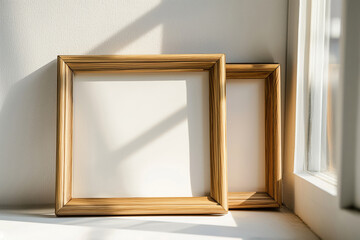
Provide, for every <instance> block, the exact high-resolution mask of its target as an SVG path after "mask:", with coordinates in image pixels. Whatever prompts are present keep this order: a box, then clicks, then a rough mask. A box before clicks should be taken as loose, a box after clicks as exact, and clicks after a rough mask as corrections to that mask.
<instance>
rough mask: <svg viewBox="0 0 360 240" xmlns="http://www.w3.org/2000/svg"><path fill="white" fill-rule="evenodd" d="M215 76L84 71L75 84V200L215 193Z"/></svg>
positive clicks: (189, 195) (201, 73)
mask: <svg viewBox="0 0 360 240" xmlns="http://www.w3.org/2000/svg"><path fill="white" fill-rule="evenodd" d="M208 82H209V73H208V72H188V73H186V72H185V73H183V72H181V73H82V74H76V75H75V77H74V85H73V101H74V104H73V106H74V108H73V111H74V112H73V116H74V118H73V121H74V122H73V193H72V194H73V197H74V198H95V197H104V198H110V197H193V196H204V195H207V194H208V193H209V192H210V146H209V143H210V140H209V84H208Z"/></svg>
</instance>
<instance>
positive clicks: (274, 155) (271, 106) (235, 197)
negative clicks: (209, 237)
mask: <svg viewBox="0 0 360 240" xmlns="http://www.w3.org/2000/svg"><path fill="white" fill-rule="evenodd" d="M226 79H265V187H266V190H265V192H229V193H228V205H229V209H244V208H245V209H246V208H276V207H280V206H281V87H280V86H281V81H280V64H226Z"/></svg>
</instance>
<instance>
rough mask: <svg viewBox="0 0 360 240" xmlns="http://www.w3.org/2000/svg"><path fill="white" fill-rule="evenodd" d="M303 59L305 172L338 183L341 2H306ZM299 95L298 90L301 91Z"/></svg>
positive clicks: (311, 0)
mask: <svg viewBox="0 0 360 240" xmlns="http://www.w3.org/2000/svg"><path fill="white" fill-rule="evenodd" d="M306 4H307V6H306V13H305V15H306V17H305V18H304V19H305V20H306V23H304V22H301V24H304V45H303V49H304V52H303V54H304V56H303V62H304V64H303V70H304V75H303V79H304V82H303V87H302V92H300V94H303V97H302V101H303V104H302V105H303V106H302V111H303V112H302V113H303V114H302V115H303V124H302V128H303V129H302V130H303V132H304V133H303V136H304V137H303V140H304V144H303V145H304V147H303V151H304V154H303V158H304V159H305V160H304V162H303V164H302V169H303V170H305V171H306V172H308V173H311V174H313V175H315V176H318V177H321V178H322V179H324V180H326V181H328V182H330V183H332V184H336V164H335V161H334V146H335V144H334V139H335V136H334V134H335V132H334V130H333V129H334V128H333V120H332V119H333V117H332V114H333V113H332V109H334V107H335V104H336V102H334V99H333V97H332V96H333V91H334V90H336V89H334V86H335V84H334V83H335V82H337V81H338V80H339V76H340V75H339V74H340V73H339V65H340V64H339V62H340V49H339V48H340V47H339V46H340V35H341V34H340V32H341V29H340V28H341V24H340V23H341V4H342V3H341V0H326V1H315V0H308V1H306ZM298 94H299V91H298Z"/></svg>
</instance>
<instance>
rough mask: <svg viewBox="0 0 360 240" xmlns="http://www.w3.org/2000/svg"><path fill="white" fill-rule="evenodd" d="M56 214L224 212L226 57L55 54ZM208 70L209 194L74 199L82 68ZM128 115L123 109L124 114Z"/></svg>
mask: <svg viewBox="0 0 360 240" xmlns="http://www.w3.org/2000/svg"><path fill="white" fill-rule="evenodd" d="M57 63H58V87H57V88H58V101H57V153H56V155H57V160H56V161H57V163H56V206H55V213H56V215H57V216H71V215H150V214H222V213H226V212H227V210H228V203H227V176H226V138H225V131H226V119H225V112H226V99H225V98H226V96H225V55H224V54H190V55H139V56H136V55H134V56H131V55H128V56H125V55H121V56H58V62H57ZM199 71H209V121H210V130H209V131H210V159H209V161H210V169H211V170H210V171H211V173H210V176H211V189H210V194H209V196H203V197H162V198H155V197H154V198H72V162H73V159H72V127H73V126H72V124H73V79H74V74H75V73H80V72H102V73H106V72H115V73H119V74H121V73H123V72H180V73H181V72H199ZM125 114H126V113H125Z"/></svg>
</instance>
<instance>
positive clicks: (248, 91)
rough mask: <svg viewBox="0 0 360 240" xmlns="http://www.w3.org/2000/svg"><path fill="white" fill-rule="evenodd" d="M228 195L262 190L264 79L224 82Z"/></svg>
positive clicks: (263, 183) (263, 176) (263, 167)
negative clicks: (229, 193)
mask: <svg viewBox="0 0 360 240" xmlns="http://www.w3.org/2000/svg"><path fill="white" fill-rule="evenodd" d="M226 115H227V120H226V122H227V153H228V155H227V157H228V186H229V192H255V191H258V192H263V191H265V80H264V79H227V80H226Z"/></svg>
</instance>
